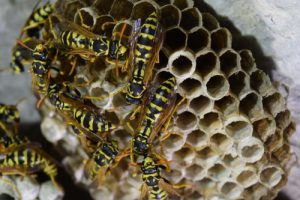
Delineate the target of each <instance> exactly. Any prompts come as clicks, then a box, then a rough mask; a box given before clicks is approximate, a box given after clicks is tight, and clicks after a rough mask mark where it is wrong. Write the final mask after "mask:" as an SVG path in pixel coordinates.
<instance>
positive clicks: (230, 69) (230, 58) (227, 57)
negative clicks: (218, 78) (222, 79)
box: [220, 50, 241, 76]
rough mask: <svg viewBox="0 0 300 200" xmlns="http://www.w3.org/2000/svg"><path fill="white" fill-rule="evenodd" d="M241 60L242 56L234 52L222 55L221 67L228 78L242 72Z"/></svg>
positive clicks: (230, 51)
mask: <svg viewBox="0 0 300 200" xmlns="http://www.w3.org/2000/svg"><path fill="white" fill-rule="evenodd" d="M240 59H241V58H240V56H239V55H238V54H237V53H236V52H235V51H233V50H227V51H224V52H222V53H221V56H220V66H221V70H222V71H223V72H224V73H225V74H226V76H231V75H232V74H234V73H236V72H238V71H239V70H240V66H239V64H238V63H239V62H240Z"/></svg>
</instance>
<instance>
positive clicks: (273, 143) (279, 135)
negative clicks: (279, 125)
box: [265, 129, 284, 152]
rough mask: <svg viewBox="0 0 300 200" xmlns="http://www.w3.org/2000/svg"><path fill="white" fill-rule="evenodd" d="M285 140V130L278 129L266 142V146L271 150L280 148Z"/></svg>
mask: <svg viewBox="0 0 300 200" xmlns="http://www.w3.org/2000/svg"><path fill="white" fill-rule="evenodd" d="M283 142H284V138H283V132H282V130H280V129H276V131H275V133H274V134H273V135H270V136H269V137H268V139H267V141H266V142H265V145H266V148H267V149H268V151H269V152H273V151H276V150H278V149H279V148H280V147H281V146H282V144H283Z"/></svg>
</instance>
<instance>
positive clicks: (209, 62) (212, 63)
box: [195, 52, 218, 79]
mask: <svg viewBox="0 0 300 200" xmlns="http://www.w3.org/2000/svg"><path fill="white" fill-rule="evenodd" d="M217 62H218V57H217V55H216V54H215V53H214V52H205V53H204V54H201V55H198V57H197V58H196V70H195V74H197V75H198V76H200V77H202V79H204V78H205V77H206V76H208V75H209V74H210V73H211V72H212V71H214V70H215V69H216V68H217Z"/></svg>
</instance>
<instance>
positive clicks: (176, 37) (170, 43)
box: [163, 28, 186, 53]
mask: <svg viewBox="0 0 300 200" xmlns="http://www.w3.org/2000/svg"><path fill="white" fill-rule="evenodd" d="M174 41H176V42H174ZM185 44H186V34H185V33H184V32H183V31H182V30H181V29H178V28H174V29H170V30H168V31H167V32H166V34H165V39H164V45H163V47H164V48H166V51H168V52H172V53H173V52H176V51H178V50H180V49H183V48H184V47H185Z"/></svg>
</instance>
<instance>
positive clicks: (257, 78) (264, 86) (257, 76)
mask: <svg viewBox="0 0 300 200" xmlns="http://www.w3.org/2000/svg"><path fill="white" fill-rule="evenodd" d="M250 85H251V87H252V88H253V89H255V90H256V91H257V92H258V93H259V94H260V95H262V96H267V95H269V94H270V93H271V92H274V90H275V89H274V88H273V85H272V83H271V80H270V78H269V77H268V76H267V75H266V74H265V73H264V72H263V71H262V70H256V71H255V72H253V73H252V74H251V77H250Z"/></svg>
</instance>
